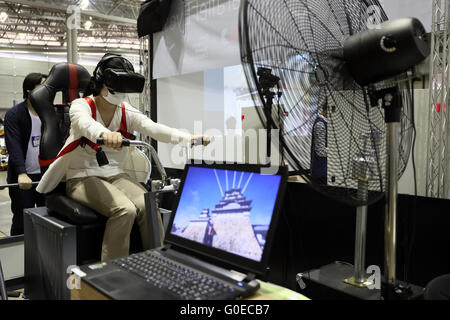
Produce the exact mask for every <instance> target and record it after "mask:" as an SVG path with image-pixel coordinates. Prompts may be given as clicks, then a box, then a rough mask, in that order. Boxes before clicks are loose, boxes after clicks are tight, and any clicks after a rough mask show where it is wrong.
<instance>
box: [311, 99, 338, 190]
mask: <svg viewBox="0 0 450 320" xmlns="http://www.w3.org/2000/svg"><path fill="white" fill-rule="evenodd" d="M328 109H329V106H328V103H327V102H325V103H324V104H323V105H322V106H321V111H320V113H319V115H318V117H317V119H316V121H315V122H314V125H313V129H312V137H311V176H312V178H313V179H314V180H316V181H317V182H319V183H321V184H327V174H328V170H327V169H328V168H327V167H328V161H327V154H328ZM334 111H335V110H334V107H333V110H332V112H334Z"/></svg>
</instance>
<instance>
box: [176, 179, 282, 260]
mask: <svg viewBox="0 0 450 320" xmlns="http://www.w3.org/2000/svg"><path fill="white" fill-rule="evenodd" d="M210 173H211V174H212V175H213V177H214V176H215V181H216V182H217V183H214V184H215V188H214V189H217V190H218V191H219V192H217V193H214V192H213V191H212V190H211V192H208V193H207V194H208V195H203V197H202V198H203V203H202V204H206V203H210V204H211V205H210V206H207V207H205V206H203V207H202V208H203V209H200V210H198V211H197V213H195V214H192V215H191V216H190V217H189V219H185V220H184V221H181V220H178V221H177V217H176V218H175V221H174V224H173V226H172V229H171V233H172V234H175V235H178V236H180V237H183V238H186V239H189V240H192V241H196V242H199V243H202V244H204V245H208V246H212V247H214V248H217V249H221V250H224V251H227V252H229V253H233V254H237V255H240V256H243V257H246V258H249V259H252V260H256V261H259V260H261V256H262V253H263V249H264V244H265V240H266V236H267V232H268V228H269V224H270V220H271V217H272V210H273V206H274V202H275V199H276V192H277V189H278V188H272V190H271V191H273V190H274V189H275V190H274V191H275V192H266V193H264V190H266V191H267V190H270V186H271V184H270V181H271V180H273V179H271V178H267V179H265V177H264V176H261V175H259V174H254V173H248V172H246V173H244V172H231V175H230V177H228V175H229V172H227V171H226V170H214V171H213V170H211V171H210ZM219 175H221V176H222V177H223V176H224V175H225V180H226V183H225V188H224V189H222V183H221V182H220V179H219ZM239 175H240V177H239ZM244 176H245V179H244ZM267 177H269V176H267ZM272 177H274V176H272ZM275 177H276V176H275ZM191 178H194V177H191ZM252 178H256V179H252ZM198 179H201V178H200V177H199V176H197V177H196V180H197V181H198ZM204 179H206V178H204ZM207 180H208V181H209V182H210V183H209V185H208V186H209V189H211V188H212V187H213V186H212V185H211V182H213V181H214V180H212V179H207ZM229 180H230V184H231V180H232V181H233V183H232V185H231V186H229V183H228V182H229ZM264 180H267V181H264ZM187 182H188V181H187ZM265 182H269V184H266V183H265ZM241 185H243V187H241ZM267 187H269V189H266V188H267ZM223 190H225V191H223ZM246 193H248V194H250V195H251V196H252V199H250V198H247V197H246V196H245V195H244V194H246ZM273 193H274V194H275V195H273ZM200 197H201V193H200ZM193 198H195V197H191V198H190V199H191V200H185V205H187V204H188V203H189V204H192V202H193V201H195V199H193ZM204 198H206V200H205V199H204ZM182 200H183V199H181V200H180V205H181V201H182ZM197 201H199V200H197ZM258 202H259V205H258ZM254 207H257V208H256V209H257V210H258V214H256V212H254V210H255V208H254ZM191 208H195V206H191ZM261 209H263V210H261ZM177 215H178V212H177ZM252 215H253V216H252Z"/></svg>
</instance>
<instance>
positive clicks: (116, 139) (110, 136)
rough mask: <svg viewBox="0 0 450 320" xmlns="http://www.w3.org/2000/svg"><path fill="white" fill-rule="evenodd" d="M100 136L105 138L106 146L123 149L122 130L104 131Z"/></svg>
mask: <svg viewBox="0 0 450 320" xmlns="http://www.w3.org/2000/svg"><path fill="white" fill-rule="evenodd" d="M100 137H101V138H103V144H104V145H105V146H106V147H110V148H113V149H115V150H117V151H120V150H122V134H121V133H120V132H103V133H102V134H101V135H100Z"/></svg>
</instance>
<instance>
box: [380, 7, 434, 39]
mask: <svg viewBox="0 0 450 320" xmlns="http://www.w3.org/2000/svg"><path fill="white" fill-rule="evenodd" d="M380 4H381V5H382V7H383V9H384V11H386V14H387V16H388V18H389V19H395V18H402V17H415V18H418V19H419V20H420V21H421V22H422V23H423V25H424V27H425V29H426V30H427V32H431V20H432V14H431V12H432V1H431V0H380Z"/></svg>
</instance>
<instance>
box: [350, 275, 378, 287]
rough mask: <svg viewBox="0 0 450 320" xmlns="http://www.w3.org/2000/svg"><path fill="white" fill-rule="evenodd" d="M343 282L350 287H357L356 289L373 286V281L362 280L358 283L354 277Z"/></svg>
mask: <svg viewBox="0 0 450 320" xmlns="http://www.w3.org/2000/svg"><path fill="white" fill-rule="evenodd" d="M344 282H345V283H347V284H350V285H352V286H355V287H358V288H367V287H369V286H373V285H374V282H373V281H370V280H367V279H363V281H362V282H360V281H356V280H355V277H350V278H347V279H344Z"/></svg>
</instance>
